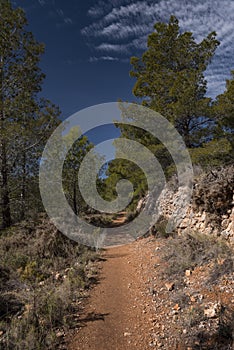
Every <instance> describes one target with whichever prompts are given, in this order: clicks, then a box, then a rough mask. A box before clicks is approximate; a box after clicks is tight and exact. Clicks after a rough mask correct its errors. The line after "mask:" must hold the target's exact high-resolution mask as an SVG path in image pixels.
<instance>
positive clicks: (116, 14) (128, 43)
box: [41, 0, 234, 94]
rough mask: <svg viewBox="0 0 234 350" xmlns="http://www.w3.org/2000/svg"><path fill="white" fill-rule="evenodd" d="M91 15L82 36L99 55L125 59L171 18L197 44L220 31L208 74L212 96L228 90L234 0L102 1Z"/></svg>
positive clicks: (233, 47)
mask: <svg viewBox="0 0 234 350" xmlns="http://www.w3.org/2000/svg"><path fill="white" fill-rule="evenodd" d="M41 1H43V0H41ZM88 15H89V16H91V17H92V18H93V23H91V24H90V25H89V26H86V27H85V28H83V29H82V34H83V35H84V36H85V37H86V39H87V41H88V43H89V45H93V47H94V48H95V49H96V50H97V51H98V52H101V51H103V52H105V53H107V54H108V53H115V54H116V55H118V53H119V54H120V55H121V56H123V55H125V56H126V57H125V58H127V57H129V56H131V55H134V54H135V55H139V53H140V51H142V50H144V49H145V48H146V43H147V36H148V34H149V33H151V32H152V31H153V25H154V24H155V23H156V22H157V21H166V22H168V20H169V18H170V16H171V15H175V16H176V17H177V18H178V19H179V21H180V27H181V29H182V30H183V31H192V32H193V33H194V37H195V39H196V40H197V41H201V40H202V39H203V38H204V37H205V36H206V35H207V34H208V33H209V32H211V31H216V32H217V37H218V39H219V40H220V43H221V44H220V46H219V47H218V49H217V51H216V54H215V57H214V59H213V61H212V64H211V65H210V67H209V69H208V70H207V72H206V77H207V80H208V88H209V93H210V94H214V93H215V91H216V89H221V88H222V90H223V89H224V87H225V78H228V77H229V76H230V75H229V74H230V70H231V69H234V63H233V56H234V1H233V0H222V1H221V0H177V1H175V0H158V1H156V0H143V1H139V0H138V1H133V0H109V1H105V2H104V1H102V0H101V1H99V2H98V3H97V4H96V5H95V6H93V7H92V8H90V9H89V11H88ZM97 42H98V43H97Z"/></svg>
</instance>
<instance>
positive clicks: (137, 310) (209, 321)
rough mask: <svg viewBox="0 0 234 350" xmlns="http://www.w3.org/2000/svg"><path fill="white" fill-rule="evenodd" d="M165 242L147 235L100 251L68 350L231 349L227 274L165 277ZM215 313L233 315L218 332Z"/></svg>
mask: <svg viewBox="0 0 234 350" xmlns="http://www.w3.org/2000/svg"><path fill="white" fill-rule="evenodd" d="M165 242H166V240H164V239H154V238H153V237H148V238H142V239H139V240H137V241H135V242H134V243H131V244H128V245H124V246H119V247H112V248H108V249H106V250H105V251H104V253H103V255H102V257H103V261H100V262H99V263H98V270H99V279H98V283H97V284H96V285H95V286H94V287H93V289H92V290H91V293H90V296H89V297H88V298H87V300H86V301H85V305H84V306H83V307H82V308H81V310H80V314H79V315H78V318H79V321H78V325H77V329H76V330H75V331H74V332H73V334H72V335H70V336H69V337H68V339H67V344H68V345H67V347H66V348H67V349H68V350H88V349H91V350H128V349H129V350H135V349H136V350H149V349H165V350H170V349H173V350H176V349H177V350H197V349H206V350H211V349H212V350H213V349H222V350H223V349H233V347H232V346H233V343H232V335H231V333H230V332H231V331H233V330H234V318H233V315H234V297H233V286H234V279H233V274H231V275H230V274H229V275H228V276H226V275H225V274H224V277H222V279H221V280H220V284H219V286H217V284H216V283H214V286H213V285H208V284H207V283H206V276H208V275H209V269H210V268H211V267H212V264H208V265H207V266H203V267H199V268H196V269H194V270H191V271H190V270H188V271H186V272H185V274H184V275H182V280H183V283H182V285H181V282H177V281H176V280H171V279H170V278H169V279H168V277H165V274H164V272H165V269H166V268H167V262H166V261H165V260H163V259H162V251H163V248H164V245H165V244H166V243H165ZM221 309H222V310H226V309H228V310H229V311H230V310H231V312H232V311H233V313H231V314H230V312H229V313H227V314H226V313H225V317H227V318H228V320H227V321H225V322H226V323H224V325H223V326H225V327H226V329H224V330H222V329H221V328H220V322H221V321H222V320H221V318H220V317H221V316H220V315H221V311H220V310H221ZM225 312H226V311H225ZM222 315H224V313H223V314H222ZM232 327H233V328H232ZM225 332H226V333H225ZM228 332H229V333H228Z"/></svg>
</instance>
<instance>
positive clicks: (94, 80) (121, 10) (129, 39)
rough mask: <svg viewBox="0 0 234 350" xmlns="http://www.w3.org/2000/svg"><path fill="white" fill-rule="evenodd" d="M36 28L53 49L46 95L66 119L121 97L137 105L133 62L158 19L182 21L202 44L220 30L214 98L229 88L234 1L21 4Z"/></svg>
mask: <svg viewBox="0 0 234 350" xmlns="http://www.w3.org/2000/svg"><path fill="white" fill-rule="evenodd" d="M14 4H15V5H16V6H20V7H22V8H23V9H24V10H25V11H26V14H27V18H28V21H29V29H30V30H31V31H32V32H33V33H34V35H35V37H36V38H37V40H38V41H41V42H44V43H45V45H46V53H45V55H44V56H43V58H42V63H41V66H42V69H43V71H44V72H45V73H46V76H47V77H46V80H45V82H44V85H43V95H44V96H45V97H47V98H49V99H51V100H52V102H54V103H56V104H57V105H59V106H60V108H61V110H62V114H63V117H64V118H66V117H68V116H70V115H71V114H72V113H75V112H77V111H79V110H80V109H82V108H85V107H89V106H91V105H94V104H98V103H103V102H112V101H113V102H114V101H116V100H117V99H119V98H121V99H123V100H127V101H133V100H134V97H133V96H132V93H131V90H132V87H133V85H134V80H133V79H132V78H130V77H129V70H130V64H129V58H130V57H131V56H133V55H140V54H141V53H142V52H143V51H144V49H145V48H146V39H147V36H148V34H149V33H150V32H152V29H153V25H154V23H155V22H156V21H159V20H163V21H168V19H169V17H170V15H172V14H173V15H176V16H177V17H178V19H179V20H180V25H181V28H182V30H189V31H192V32H193V33H194V36H195V38H196V39H197V40H198V41H199V40H201V39H202V38H203V37H204V36H205V35H207V34H208V33H209V32H210V31H213V30H215V31H216V32H217V34H218V39H219V40H220V41H221V45H220V47H219V48H218V50H217V52H216V55H215V57H214V60H213V62H212V64H211V66H210V67H209V69H208V71H207V74H206V76H207V79H208V95H210V96H213V97H214V96H216V95H217V94H219V93H221V92H222V91H223V90H224V88H225V79H227V78H229V76H230V75H229V74H230V70H231V69H234V64H233V57H234V44H233V43H234V30H233V29H234V28H233V27H234V1H233V0H220V1H217V0H195V1H194V0H190V1H187V0H154V1H152V0H143V1H132V0H107V1H102V0H101V1H94V0H69V1H64V0H30V1H28V0H15V1H14Z"/></svg>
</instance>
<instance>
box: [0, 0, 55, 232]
mask: <svg viewBox="0 0 234 350" xmlns="http://www.w3.org/2000/svg"><path fill="white" fill-rule="evenodd" d="M0 14H1V21H0V140H1V148H0V155H1V161H0V178H1V188H0V190H1V191H0V196H1V213H2V226H3V227H7V226H9V225H10V224H11V222H12V220H13V221H17V220H20V219H24V217H25V215H26V212H27V210H28V209H29V208H32V207H37V206H38V203H39V202H40V197H39V196H38V194H39V193H38V191H36V187H37V175H38V167H39V159H40V155H41V152H42V149H43V145H44V143H45V141H46V140H47V137H48V136H49V135H50V133H51V132H52V131H53V129H54V127H55V126H56V125H58V119H57V117H58V115H59V110H58V108H57V107H56V106H54V105H53V104H51V102H50V101H48V100H46V99H44V98H39V97H38V93H39V92H40V91H41V84H42V82H43V79H44V77H45V76H44V74H43V73H42V72H41V69H40V67H39V62H40V57H41V55H42V54H43V52H44V45H42V44H40V43H38V42H37V41H36V40H35V39H34V37H33V35H32V33H30V32H29V31H27V28H26V26H27V20H26V17H25V14H24V12H23V10H22V9H19V8H17V9H13V7H12V6H11V3H10V1H8V0H3V1H1V2H0ZM32 189H33V191H34V194H35V198H32V196H30V195H28V193H30V191H31V190H32Z"/></svg>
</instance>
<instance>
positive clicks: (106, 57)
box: [89, 56, 120, 62]
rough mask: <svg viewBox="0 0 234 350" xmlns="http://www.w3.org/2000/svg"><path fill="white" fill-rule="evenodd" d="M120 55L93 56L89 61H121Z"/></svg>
mask: <svg viewBox="0 0 234 350" xmlns="http://www.w3.org/2000/svg"><path fill="white" fill-rule="evenodd" d="M119 60H120V59H119V57H112V56H100V57H96V56H92V57H90V58H89V62H98V61H119Z"/></svg>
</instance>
